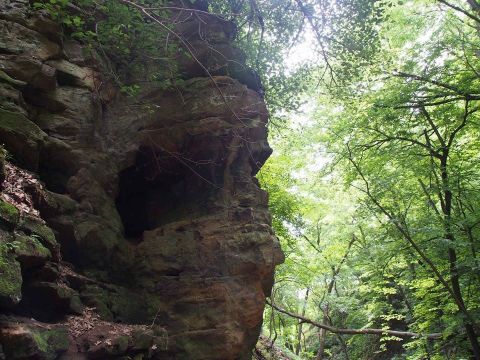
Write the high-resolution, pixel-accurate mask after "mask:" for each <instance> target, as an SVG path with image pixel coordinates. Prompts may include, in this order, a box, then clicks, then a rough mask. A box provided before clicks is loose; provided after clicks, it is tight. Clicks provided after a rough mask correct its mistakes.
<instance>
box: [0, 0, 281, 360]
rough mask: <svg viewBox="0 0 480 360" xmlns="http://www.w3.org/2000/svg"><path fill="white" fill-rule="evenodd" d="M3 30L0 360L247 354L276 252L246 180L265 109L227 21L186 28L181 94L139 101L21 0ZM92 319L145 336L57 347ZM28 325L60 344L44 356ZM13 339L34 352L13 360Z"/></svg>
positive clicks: (206, 20) (3, 10)
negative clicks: (72, 319) (71, 321)
mask: <svg viewBox="0 0 480 360" xmlns="http://www.w3.org/2000/svg"><path fill="white" fill-rule="evenodd" d="M0 29H1V31H0V144H3V145H4V147H5V149H6V150H7V151H8V156H7V160H5V159H4V158H5V156H4V152H3V151H1V152H0V183H2V184H3V193H2V195H1V196H2V197H1V199H0V209H1V214H0V251H1V256H0V273H1V275H2V276H1V280H0V285H1V286H0V310H1V311H2V312H3V313H5V314H8V316H5V317H4V318H2V319H0V320H1V321H0V323H1V324H2V325H1V326H2V329H3V330H2V332H1V334H0V344H2V346H3V352H4V353H5V354H7V358H9V359H10V358H11V359H24V358H30V357H28V356H31V358H34V356H37V358H41V359H43V358H48V359H50V358H51V359H55V358H58V357H59V356H63V357H62V358H65V359H68V358H72V359H75V358H78V359H81V358H92V359H94V358H102V359H104V358H121V357H122V356H126V355H132V354H133V355H135V356H140V355H141V356H142V357H138V358H139V359H140V358H156V359H198V360H200V359H224V360H228V359H248V358H250V357H251V350H252V348H253V346H254V344H255V342H256V340H257V337H258V335H259V331H260V326H261V322H262V313H263V308H264V300H265V296H268V294H269V291H270V289H271V286H272V281H273V271H274V267H275V265H277V264H278V263H280V262H281V261H282V259H283V255H282V253H281V250H280V248H279V245H278V242H277V240H276V238H275V236H274V234H273V232H272V229H271V226H270V225H271V220H270V215H269V213H268V209H267V195H266V193H265V192H264V191H263V190H261V189H260V188H259V185H258V182H257V180H256V179H255V177H254V176H255V174H256V173H257V171H258V170H259V168H260V167H261V166H262V164H263V163H264V162H265V160H266V159H267V157H268V156H269V154H270V152H271V150H270V148H269V146H268V143H267V141H266V137H267V134H266V123H267V119H268V114H267V110H266V108H265V104H264V102H263V98H262V95H261V87H260V86H259V83H258V81H257V79H256V78H255V76H254V73H253V72H251V71H250V70H249V69H248V68H246V67H244V66H243V65H241V64H242V63H243V62H244V59H243V55H242V54H241V52H240V51H239V50H238V49H235V48H234V47H233V46H232V45H231V41H232V38H233V36H234V27H233V26H232V24H230V23H228V22H225V21H223V20H220V19H218V18H217V17H209V16H208V15H205V14H203V15H202V18H200V17H192V16H191V17H189V18H188V20H186V21H184V22H182V24H181V27H179V29H178V31H180V32H181V33H182V34H183V35H184V36H185V37H186V38H188V39H189V41H190V42H191V43H192V44H194V48H195V49H196V50H195V51H198V56H199V59H201V61H202V63H204V64H205V66H207V68H208V69H209V71H210V75H211V76H207V74H205V72H204V71H203V69H202V67H199V64H198V63H195V61H193V60H192V59H191V58H189V57H182V55H179V58H178V64H179V68H180V70H181V71H182V74H183V77H184V80H185V81H184V82H183V84H182V86H180V87H175V88H170V89H167V90H165V89H161V88H159V87H158V86H156V85H155V83H149V82H146V83H145V84H144V85H143V86H142V88H141V91H140V94H138V95H137V96H134V97H127V96H125V95H122V94H121V93H120V92H119V91H118V90H117V89H116V88H115V86H113V85H112V83H111V82H110V81H109V80H108V78H107V77H106V76H105V75H103V73H102V67H101V66H100V65H99V63H98V62H96V60H95V59H96V56H95V54H89V52H88V51H87V50H86V49H85V48H84V47H83V46H82V45H81V44H80V43H78V42H76V41H75V40H72V39H68V38H65V37H64V36H63V35H62V34H61V29H60V28H59V27H58V25H57V24H55V23H54V22H53V21H51V20H49V19H48V18H46V17H45V16H44V15H41V14H38V13H35V12H32V11H31V10H30V9H29V4H28V2H27V1H22V0H3V1H1V0H0ZM200 33H201V36H200ZM207 43H208V46H207V45H206V44H207ZM212 49H213V50H212ZM214 54H216V55H214ZM218 54H223V55H222V56H220V57H219V56H218ZM215 56H216V57H215ZM239 64H240V65H239ZM145 71H146V72H147V71H149V70H148V69H145ZM136 76H138V75H136ZM259 92H260V93H259ZM12 164H15V165H12ZM21 168H23V169H25V170H29V171H32V173H27V172H25V170H22V169H21ZM9 174H10V175H9ZM9 176H10V180H9ZM22 178H27V179H30V180H28V181H27V180H25V181H23V180H21V179H22ZM5 179H6V180H5ZM19 179H20V180H19ZM12 182H13V183H15V184H17V186H15V187H12V186H11V183H12ZM1 186H2V185H0V188H1ZM9 186H10V188H8V187H9ZM15 189H16V190H15ZM93 308H94V309H95V310H94V311H95V312H96V313H97V314H99V315H100V316H101V318H102V321H103V322H102V326H103V328H102V329H108V327H109V326H111V327H112V328H113V327H114V326H115V324H118V323H124V324H138V325H142V324H144V325H149V327H144V328H141V329H140V330H142V331H139V332H138V331H137V332H136V333H135V334H136V335H135V340H132V339H133V338H132V336H133V335H132V334H133V333H132V332H129V333H128V334H126V335H125V334H124V335H122V334H120V335H121V336H120V335H119V336H117V337H116V338H111V339H109V338H107V339H105V338H104V339H103V340H100V343H98V341H99V340H98V339H97V340H95V341H93V340H91V341H90V340H89V339H93V338H92V337H88V336H83V337H82V336H81V335H82V334H78V333H70V335H69V339H67V342H69V343H68V344H66V342H65V341H64V338H62V336H63V335H62V334H63V333H62V331H64V330H61V329H64V327H66V328H68V324H65V316H66V315H68V314H70V315H71V316H79V317H80V318H81V317H82V314H85V309H93ZM89 311H90V310H89ZM19 316H26V317H28V318H34V319H36V320H39V321H44V322H49V323H51V325H48V326H47V327H43V328H42V325H41V324H40V323H39V322H38V321H37V322H34V321H33V322H32V321H31V320H29V321H25V320H22V319H24V318H22V317H19ZM15 324H16V325H15ZM108 324H111V325H108ZM62 326H63V327H62ZM57 327H58V329H60V330H58V329H57ZM39 328H42V329H47V330H48V331H50V332H51V334H54V335H55V336H57V335H58V334H60V335H58V336H60V338H59V341H57V340H58V339H56V338H55V341H54V340H51V341H50V340H49V341H47V342H46V343H47V344H48V346H47V347H45V346H46V345H45V341H43V340H42V339H43V338H42V336H43V337H44V336H47V335H48V334H49V333H45V334H43V335H41V336H40V335H38V336H37V335H35V334H36V331H37V332H38V331H39V330H38V329H39ZM157 328H158V329H162V332H161V334H162V335H161V338H162V342H161V344H160V340H158V339H157V337H158V336H160V335H159V334H158V333H157V332H155V331H154V330H155V329H157ZM42 331H43V330H42ZM89 331H90V330H89ZM105 331H106V330H105ZM15 334H18V336H17V335H15ZM32 334H33V335H32ZM54 335H51V336H54ZM39 336H40V337H39ZM58 336H57V337H58ZM122 336H126V337H127V339H124V340H122V339H121V337H122ZM47 337H48V338H50V335H48V336H47ZM80 338H81V339H83V340H82V341H80V340H78V339H80ZM12 339H13V340H12ZM52 339H53V338H52ZM155 339H157V340H155ZM107 340H108V341H107ZM16 341H23V342H25V343H26V344H27V343H28V346H27V345H26V347H25V351H32V352H33V353H35V354H37V355H28V354H27V355H17V354H16V353H15V352H14V351H13V350H11V349H13V348H12V343H15V342H16ZM42 341H43V342H42ZM89 341H90V342H89ZM142 341H143V342H142ZM80 343H81V344H80ZM112 344H113V345H112ZM141 344H143V345H141ZM145 344H147V345H145ZM42 346H43V348H42ZM142 346H143V347H142ZM35 349H37V350H35ZM67 349H68V352H66V351H67ZM1 353H2V350H1V349H0V355H1ZM62 353H63V355H61V354H62ZM22 356H23V357H22Z"/></svg>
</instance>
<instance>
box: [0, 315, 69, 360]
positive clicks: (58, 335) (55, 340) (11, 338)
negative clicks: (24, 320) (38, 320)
mask: <svg viewBox="0 0 480 360" xmlns="http://www.w3.org/2000/svg"><path fill="white" fill-rule="evenodd" d="M0 344H1V345H2V347H3V351H4V352H5V355H6V358H7V359H9V360H20V359H22V360H23V359H42V360H54V359H57V358H58V356H59V355H60V354H61V353H63V352H65V351H67V350H68V347H69V344H70V343H69V338H68V332H67V330H66V329H65V328H63V327H53V328H44V327H42V328H40V327H37V326H32V325H27V324H16V323H5V324H2V328H1V330H0Z"/></svg>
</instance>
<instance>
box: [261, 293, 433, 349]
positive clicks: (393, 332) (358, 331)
mask: <svg viewBox="0 0 480 360" xmlns="http://www.w3.org/2000/svg"><path fill="white" fill-rule="evenodd" d="M267 304H268V305H270V306H271V307H272V308H274V309H275V310H277V311H278V312H280V313H282V314H285V315H288V316H290V317H293V318H295V319H298V320H300V321H302V322H304V323H307V324H310V325H313V326H315V327H317V328H319V329H324V330H326V331H330V332H332V333H334V334H345V335H379V336H383V335H386V336H397V337H400V338H422V337H424V338H427V339H431V340H438V339H440V338H441V337H442V334H441V333H432V334H419V333H414V332H410V331H398V330H386V329H371V328H365V329H340V328H336V327H334V326H330V325H325V324H321V323H319V322H316V321H314V320H310V319H308V318H306V317H304V316H301V315H298V314H294V313H292V312H290V311H287V310H285V309H282V308H281V307H279V306H277V305H275V304H272V303H271V302H270V301H268V300H267Z"/></svg>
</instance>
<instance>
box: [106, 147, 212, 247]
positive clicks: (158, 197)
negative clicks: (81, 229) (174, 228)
mask: <svg viewBox="0 0 480 360" xmlns="http://www.w3.org/2000/svg"><path fill="white" fill-rule="evenodd" d="M208 173H212V170H211V169H209V168H208V167H206V166H200V167H199V168H196V169H193V168H192V167H188V166H185V164H184V163H183V162H182V161H179V160H178V159H176V158H175V157H172V156H171V155H169V154H164V153H163V154H162V153H160V154H159V153H153V151H152V150H151V149H149V148H140V150H139V151H138V153H137V156H136V159H135V163H134V164H133V165H132V166H130V167H128V168H126V169H125V170H123V171H122V172H120V174H119V190H118V196H117V198H116V201H115V204H116V207H117V210H118V213H119V215H120V218H121V220H122V223H123V226H124V231H125V237H126V238H127V239H129V240H131V241H134V242H139V241H141V240H142V235H143V232H144V231H147V230H153V229H155V228H156V227H159V226H161V225H162V224H165V223H169V222H173V221H177V220H180V219H184V218H186V217H191V216H195V214H198V213H202V212H205V211H207V209H208V201H209V199H211V194H212V191H215V190H216V187H215V186H212V183H211V181H210V180H206V178H205V176H208Z"/></svg>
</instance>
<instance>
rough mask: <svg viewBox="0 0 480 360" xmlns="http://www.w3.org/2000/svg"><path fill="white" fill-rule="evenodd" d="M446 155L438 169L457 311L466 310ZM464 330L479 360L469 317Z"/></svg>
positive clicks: (477, 347)
mask: <svg viewBox="0 0 480 360" xmlns="http://www.w3.org/2000/svg"><path fill="white" fill-rule="evenodd" d="M448 155H449V149H448V147H447V148H444V150H443V154H442V158H441V159H440V171H441V179H442V187H443V198H444V201H445V204H444V206H442V211H443V214H444V231H445V238H446V239H447V240H449V241H450V246H449V248H448V262H449V264H450V282H451V284H452V290H453V292H454V293H455V295H456V297H457V299H458V302H459V304H457V305H458V307H459V311H460V312H463V311H462V310H463V309H465V310H464V311H465V312H467V308H466V306H465V301H464V300H463V295H462V289H461V287H460V274H459V273H458V268H457V253H456V251H455V248H454V247H453V244H454V243H455V236H454V234H453V232H452V197H453V196H452V191H451V189H450V181H449V175H448V168H447V166H448ZM464 327H465V332H466V334H467V337H468V340H469V341H470V345H471V346H472V353H473V356H474V358H475V359H476V360H480V344H479V342H478V338H477V335H476V333H475V329H474V327H473V324H472V321H471V320H470V319H468V318H467V319H465V320H464Z"/></svg>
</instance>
